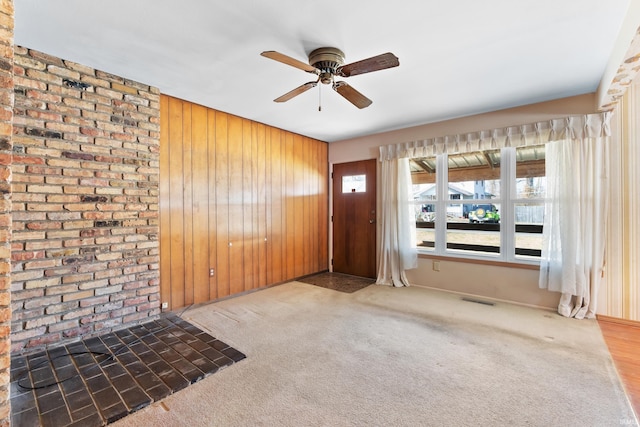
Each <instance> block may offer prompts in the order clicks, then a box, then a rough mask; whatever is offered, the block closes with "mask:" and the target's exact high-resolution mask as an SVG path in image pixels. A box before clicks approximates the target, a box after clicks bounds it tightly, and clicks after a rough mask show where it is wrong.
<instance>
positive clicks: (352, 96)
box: [261, 47, 400, 108]
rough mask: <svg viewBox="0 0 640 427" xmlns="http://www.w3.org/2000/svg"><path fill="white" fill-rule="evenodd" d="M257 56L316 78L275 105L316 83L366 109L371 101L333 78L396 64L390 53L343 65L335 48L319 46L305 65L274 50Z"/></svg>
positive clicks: (285, 95) (341, 54)
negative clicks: (316, 77) (327, 86)
mask: <svg viewBox="0 0 640 427" xmlns="http://www.w3.org/2000/svg"><path fill="white" fill-rule="evenodd" d="M261 55H262V56H264V57H266V58H269V59H273V60H275V61H278V62H282V63H283V64H287V65H290V66H292V67H295V68H299V69H300V70H303V71H306V72H307V73H312V74H316V75H317V76H318V79H317V80H316V81H311V82H307V83H305V84H303V85H301V86H298V87H297V88H295V89H293V90H292V91H290V92H287V93H285V94H284V95H282V96H281V97H279V98H276V99H274V101H275V102H286V101H288V100H290V99H291V98H293V97H295V96H298V95H300V94H301V93H304V92H306V91H308V90H309V89H311V88H314V87H316V86H317V85H318V82H320V83H323V84H327V85H328V84H330V85H331V87H332V88H333V90H335V91H336V92H338V93H339V94H340V95H342V96H343V97H344V98H345V99H346V100H347V101H349V102H351V103H352V104H353V105H355V106H356V107H358V108H366V107H368V106H369V105H371V103H372V101H371V100H370V99H369V98H367V97H366V96H364V95H363V94H361V93H360V92H358V91H357V90H355V89H354V88H353V87H351V86H349V85H348V84H347V83H346V82H344V81H336V80H335V77H336V76H338V77H351V76H355V75H358V74H365V73H370V72H372V71H379V70H384V69H386V68H392V67H397V66H398V65H400V62H398V58H397V57H396V56H395V55H394V54H393V53H390V52H387V53H383V54H382V55H377V56H373V57H371V58H367V59H363V60H361V61H357V62H352V63H351V64H346V65H344V53H342V51H341V50H340V49H337V48H335V47H321V48H319V49H316V50H314V51H313V52H311V53H310V54H309V64H305V63H304V62H302V61H298V60H297V59H294V58H292V57H290V56H287V55H284V54H282V53H279V52H276V51H274V50H268V51H265V52H262V53H261Z"/></svg>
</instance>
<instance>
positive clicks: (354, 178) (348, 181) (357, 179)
mask: <svg viewBox="0 0 640 427" xmlns="http://www.w3.org/2000/svg"><path fill="white" fill-rule="evenodd" d="M342 192H343V193H366V192H367V175H345V176H343V177H342Z"/></svg>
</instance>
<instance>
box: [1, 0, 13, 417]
mask: <svg viewBox="0 0 640 427" xmlns="http://www.w3.org/2000/svg"><path fill="white" fill-rule="evenodd" d="M0 51H1V52H2V53H1V54H0V425H2V426H5V425H9V418H10V411H11V406H10V402H9V365H10V345H11V342H10V336H9V333H10V322H11V305H10V304H11V293H10V289H11V246H10V242H11V144H12V141H11V135H12V129H11V122H12V120H13V1H11V0H4V1H1V2H0Z"/></svg>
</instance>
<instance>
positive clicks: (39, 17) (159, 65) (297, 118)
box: [15, 0, 632, 142]
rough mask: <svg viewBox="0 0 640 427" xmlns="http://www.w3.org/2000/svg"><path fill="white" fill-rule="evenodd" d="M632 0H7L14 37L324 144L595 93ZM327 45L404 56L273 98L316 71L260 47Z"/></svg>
mask: <svg viewBox="0 0 640 427" xmlns="http://www.w3.org/2000/svg"><path fill="white" fill-rule="evenodd" d="M630 1H632V0H607V1H603V0H535V1H533V0H485V1H477V0H457V1H442V0H441V1H433V0H397V1H395V2H389V1H383V0H349V1H344V2H336V3H324V2H320V1H309V0H272V1H260V0H227V1H222V0H180V1H175V0H172V1H170V0H109V1H97V0H94V1H88V0H48V1H42V0H15V43H16V44H18V45H21V46H24V47H29V48H32V49H37V50H40V51H43V52H45V53H49V54H52V55H55V56H57V57H60V58H63V59H68V60H71V61H74V62H78V63H80V64H83V65H87V66H90V67H93V68H96V69H100V70H103V71H106V72H109V73H113V74H117V75H120V76H123V77H126V78H129V79H133V80H136V81H139V82H143V83H146V84H150V85H152V86H156V87H158V88H159V89H160V91H161V92H162V93H164V94H167V95H172V96H175V97H179V98H182V99H185V100H189V101H192V102H196V103H199V104H202V105H205V106H208V107H211V108H215V109H217V110H221V111H225V112H228V113H231V114H236V115H238V116H242V117H245V118H249V119H252V120H255V121H258V122H262V123H266V124H268V125H271V126H276V127H279V128H282V129H286V130H289V131H293V132H296V133H300V134H303V135H307V136H310V137H313V138H317V139H320V140H323V141H329V142H331V141H338V140H341V139H347V138H352V137H357V136H362V135H367V134H372V133H378V132H382V131H388V130H393V129H399V128H404V127H408V126H414V125H419V124H425V123H431V122H437V121H441V120H445V119H450V118H455V117H462V116H467V115H471V114H477V113H482V112H487V111H493V110H498V109H503V108H508V107H514V106H519V105H526V104H531V103H535V102H541V101H546V100H551V99H557V98H563V97H567V96H573V95H579V94H584V93H590V92H595V91H596V89H597V87H598V84H599V83H600V79H601V77H602V75H603V73H604V71H605V67H606V65H607V62H608V60H609V57H610V54H611V51H612V49H613V46H614V43H615V41H616V38H617V36H618V32H619V30H620V27H621V25H622V22H623V20H624V16H625V13H626V11H627V8H628V6H629V4H630ZM323 46H332V47H337V48H339V49H341V50H343V51H344V52H345V54H346V62H347V63H350V62H355V61H357V60H360V59H365V58H368V57H371V56H375V55H378V54H381V53H385V52H393V53H394V54H395V55H396V56H397V57H398V58H399V59H400V66H399V67H397V68H391V69H388V70H382V71H378V72H374V73H369V74H364V75H358V76H352V77H350V78H348V79H345V80H346V81H347V82H348V83H349V84H350V85H352V86H353V87H354V88H356V89H357V90H358V91H360V92H362V93H363V94H364V95H366V96H367V97H369V98H370V99H372V100H373V104H372V105H371V106H370V107H368V108H365V109H362V110H358V109H357V108H355V107H354V106H352V105H351V104H350V103H348V102H347V101H346V100H345V99H344V98H342V97H341V96H340V95H338V94H337V93H335V92H333V91H332V90H331V89H330V87H329V86H322V89H321V92H320V95H321V99H322V101H321V103H322V111H321V112H319V111H318V103H319V89H318V88H315V89H312V90H310V91H308V92H306V93H304V94H302V95H299V96H298V97H296V98H294V99H292V100H290V101H289V102H287V103H283V104H278V103H274V102H273V99H274V98H277V97H278V96H280V95H283V94H284V93H286V92H288V91H289V90H291V89H293V88H295V87H297V86H299V85H301V84H303V83H305V82H308V81H310V80H313V76H311V75H309V74H307V73H305V72H303V71H301V70H298V69H296V68H293V67H290V66H287V65H284V64H282V63H279V62H276V61H273V60H270V59H267V58H264V57H262V56H260V52H262V51H265V50H276V51H278V52H281V53H284V54H286V55H289V56H292V57H294V58H297V59H299V60H301V61H303V62H307V54H308V53H309V52H310V51H312V50H313V49H315V48H318V47H323Z"/></svg>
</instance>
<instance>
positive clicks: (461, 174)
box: [448, 150, 500, 200]
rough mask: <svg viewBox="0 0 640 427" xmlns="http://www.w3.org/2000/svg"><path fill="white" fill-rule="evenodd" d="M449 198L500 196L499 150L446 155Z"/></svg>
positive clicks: (492, 197) (463, 198)
mask: <svg viewBox="0 0 640 427" xmlns="http://www.w3.org/2000/svg"><path fill="white" fill-rule="evenodd" d="M448 164H449V199H450V200H465V199H495V198H499V197H500V151H499V150H495V151H483V152H476V153H465V154H456V155H451V156H449V157H448Z"/></svg>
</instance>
